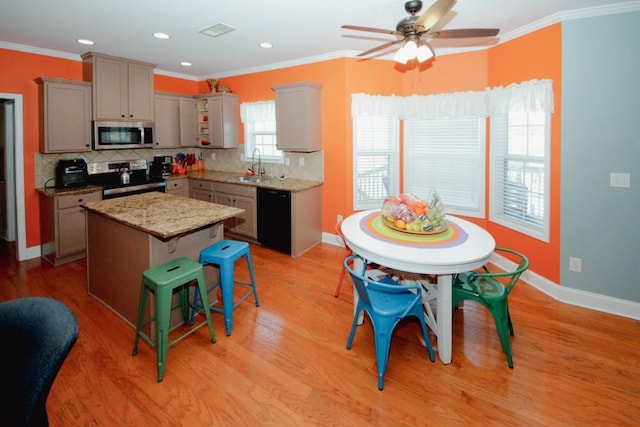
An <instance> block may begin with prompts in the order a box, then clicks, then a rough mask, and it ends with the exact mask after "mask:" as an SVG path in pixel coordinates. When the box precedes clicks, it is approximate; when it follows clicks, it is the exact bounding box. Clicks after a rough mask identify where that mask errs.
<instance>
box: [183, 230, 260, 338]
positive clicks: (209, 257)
mask: <svg viewBox="0 0 640 427" xmlns="http://www.w3.org/2000/svg"><path fill="white" fill-rule="evenodd" d="M242 257H244V258H246V260H247V266H248V267H249V276H250V277H251V283H246V282H239V281H237V280H234V278H233V277H234V274H233V270H234V264H235V262H236V261H237V260H238V259H240V258H242ZM200 264H202V265H206V264H213V265H217V266H218V268H219V269H220V280H219V282H218V283H216V284H215V285H213V286H211V287H210V288H209V289H207V292H211V291H213V290H214V289H216V288H218V287H220V288H221V290H222V308H220V307H215V306H213V305H210V306H209V308H210V309H211V310H214V311H217V312H222V313H224V326H225V328H226V330H227V336H229V335H231V324H232V318H233V310H234V309H235V308H236V307H237V306H238V305H240V303H241V302H242V301H244V300H245V299H247V297H248V296H249V295H251V294H252V293H253V297H254V299H255V300H256V307H260V301H259V300H258V293H257V292H256V280H255V277H254V275H253V264H252V262H251V252H249V244H248V243H247V242H240V241H237V240H220V241H219V242H216V243H214V244H213V245H211V246H207V247H206V248H204V249H203V250H201V251H200ZM235 285H240V286H248V287H250V288H251V289H249V290H248V291H247V292H246V293H245V294H244V295H242V297H240V299H238V301H236V302H235V303H234V302H233V289H234V286H235ZM202 300H204V304H203V301H202ZM202 300H201V298H200V291H199V290H198V288H196V291H195V294H194V296H193V311H192V312H191V319H190V323H191V324H193V319H194V316H195V312H196V309H202V308H203V307H204V306H207V305H208V304H207V303H206V299H205V298H202ZM204 312H205V313H208V310H204Z"/></svg>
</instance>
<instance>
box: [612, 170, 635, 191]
mask: <svg viewBox="0 0 640 427" xmlns="http://www.w3.org/2000/svg"><path fill="white" fill-rule="evenodd" d="M609 185H610V186H611V187H620V188H629V187H631V174H629V173H617V172H611V174H610V175H609Z"/></svg>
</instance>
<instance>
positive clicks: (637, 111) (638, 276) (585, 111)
mask: <svg viewBox="0 0 640 427" xmlns="http://www.w3.org/2000/svg"><path fill="white" fill-rule="evenodd" d="M562 32H563V34H562V40H563V46H562V49H563V63H562V72H563V76H562V173H561V177H562V184H561V188H562V189H561V203H562V204H561V242H562V245H561V250H560V254H561V271H560V284H561V285H562V286H567V287H571V288H575V289H580V290H583V291H588V292H595V293H598V294H602V295H608V296H611V297H615V298H622V299H625V300H629V301H635V302H640V48H639V47H638V42H640V12H633V13H626V14H618V15H609V16H602V17H597V18H589V19H579V20H572V21H566V22H564V23H563V24H562ZM611 172H623V173H629V174H631V187H630V188H616V187H611V186H610V185H609V174H610V173H611ZM569 257H578V258H582V273H575V272H572V271H569Z"/></svg>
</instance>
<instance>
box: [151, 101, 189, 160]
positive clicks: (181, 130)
mask: <svg viewBox="0 0 640 427" xmlns="http://www.w3.org/2000/svg"><path fill="white" fill-rule="evenodd" d="M155 115H156V119H155V129H154V140H155V141H154V145H153V146H154V148H175V147H196V146H197V145H198V136H197V134H196V131H197V119H196V100H195V99H193V98H187V97H184V96H180V95H175V94H169V93H156V94H155Z"/></svg>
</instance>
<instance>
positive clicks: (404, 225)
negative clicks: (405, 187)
mask: <svg viewBox="0 0 640 427" xmlns="http://www.w3.org/2000/svg"><path fill="white" fill-rule="evenodd" d="M382 219H383V221H382V222H383V224H384V225H386V226H387V227H389V228H392V229H394V230H398V231H402V232H405V233H414V234H436V233H442V232H443V231H445V230H446V229H447V228H448V225H447V219H446V213H445V211H444V204H443V203H442V200H441V199H440V196H439V195H438V193H437V192H436V191H435V190H431V191H429V195H428V199H427V200H426V201H425V200H422V199H420V198H419V197H418V196H416V195H414V194H411V193H405V194H400V195H399V196H390V197H387V198H386V199H385V201H384V203H383V204H382Z"/></svg>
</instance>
